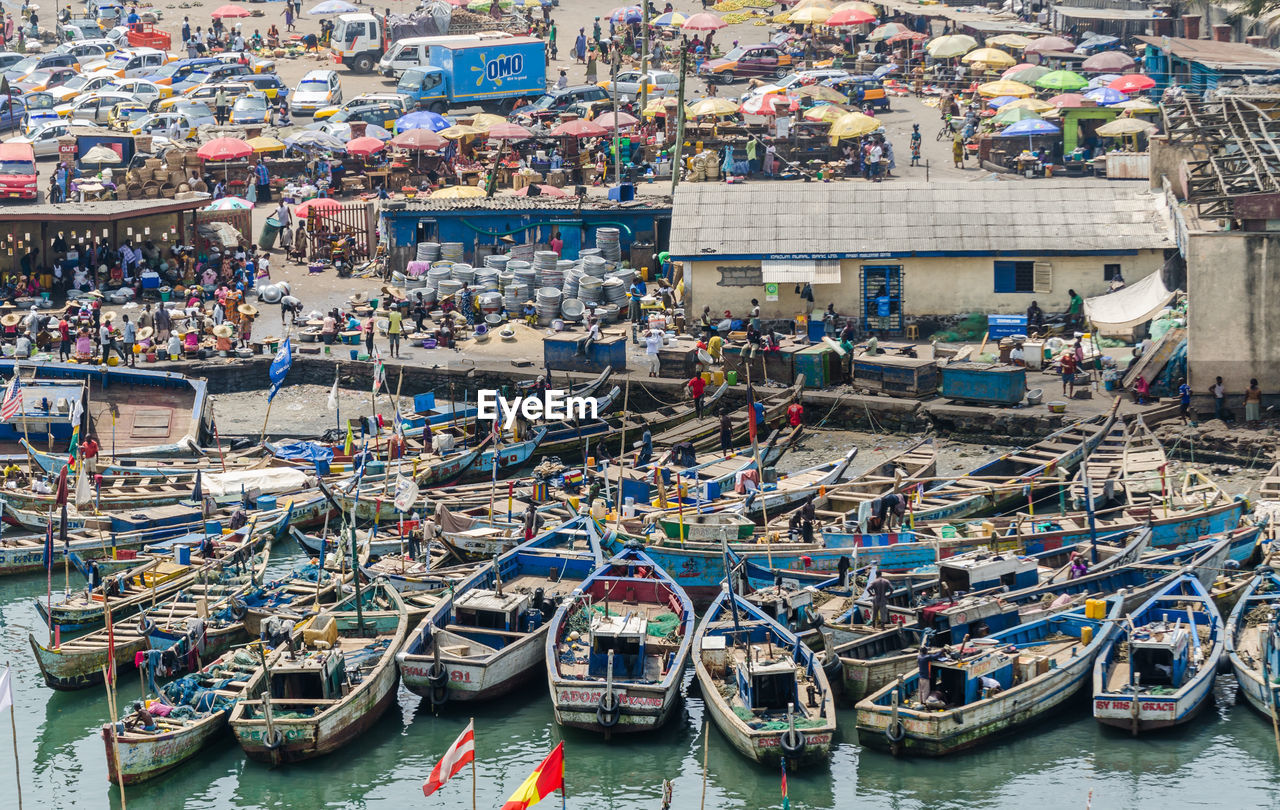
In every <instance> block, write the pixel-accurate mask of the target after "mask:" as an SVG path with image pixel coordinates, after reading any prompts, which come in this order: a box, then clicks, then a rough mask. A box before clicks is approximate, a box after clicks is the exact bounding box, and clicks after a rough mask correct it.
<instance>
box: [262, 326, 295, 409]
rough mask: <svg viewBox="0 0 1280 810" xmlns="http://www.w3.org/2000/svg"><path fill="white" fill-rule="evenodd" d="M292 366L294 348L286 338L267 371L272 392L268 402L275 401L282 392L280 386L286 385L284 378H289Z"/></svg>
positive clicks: (269, 394) (268, 394)
mask: <svg viewBox="0 0 1280 810" xmlns="http://www.w3.org/2000/svg"><path fill="white" fill-rule="evenodd" d="M292 366H293V348H292V347H291V346H290V345H289V338H285V339H284V344H283V345H282V346H281V347H280V351H278V352H276V357H275V359H274V360H272V361H271V368H270V369H268V370H267V377H268V378H269V379H270V380H271V390H270V391H269V392H268V393H267V402H270V401H271V400H273V399H275V396H276V392H277V391H279V390H280V386H282V385H284V378H285V377H286V376H288V374H289V369H290V368H291V367H292Z"/></svg>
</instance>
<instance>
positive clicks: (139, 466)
mask: <svg viewBox="0 0 1280 810" xmlns="http://www.w3.org/2000/svg"><path fill="white" fill-rule="evenodd" d="M19 443H20V444H21V445H22V449H23V450H25V451H26V453H27V458H28V459H30V461H31V463H32V464H33V465H34V466H35V467H38V468H39V469H41V470H43V471H44V473H45V474H46V475H50V476H57V475H59V474H60V473H61V472H62V470H63V468H64V467H66V466H67V464H68V462H69V460H70V458H71V457H70V456H67V455H63V454H59V453H48V452H45V451H44V450H40V449H39V448H37V447H33V446H32V445H31V444H29V443H27V441H26V440H25V439H19ZM202 452H204V454H203V455H200V456H197V457H195V458H162V459H157V458H146V457H144V458H119V457H117V458H112V459H111V462H110V463H106V459H101V458H100V459H99V463H98V472H97V475H100V476H102V478H103V479H104V480H106V481H114V480H116V479H127V480H128V479H140V478H155V477H161V478H166V479H169V480H173V481H190V480H192V479H194V478H195V475H196V472H197V471H199V472H206V473H208V472H226V471H227V470H228V469H231V470H249V469H261V468H263V467H273V466H282V465H283V463H282V462H281V461H279V460H278V459H276V458H274V457H273V456H271V455H270V454H268V453H266V452H265V451H264V449H263V448H262V447H253V448H249V449H248V450H229V451H227V452H225V453H219V452H217V451H216V450H211V451H207V452H205V451H202Z"/></svg>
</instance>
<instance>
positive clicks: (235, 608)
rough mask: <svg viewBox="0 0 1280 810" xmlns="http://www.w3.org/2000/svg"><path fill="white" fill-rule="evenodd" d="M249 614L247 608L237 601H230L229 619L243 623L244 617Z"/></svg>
mask: <svg viewBox="0 0 1280 810" xmlns="http://www.w3.org/2000/svg"><path fill="white" fill-rule="evenodd" d="M248 613H249V606H248V605H246V604H245V603H244V602H241V601H240V600H239V599H232V600H231V618H233V619H235V620H236V621H238V622H242V621H244V617H245V616H247V615H248Z"/></svg>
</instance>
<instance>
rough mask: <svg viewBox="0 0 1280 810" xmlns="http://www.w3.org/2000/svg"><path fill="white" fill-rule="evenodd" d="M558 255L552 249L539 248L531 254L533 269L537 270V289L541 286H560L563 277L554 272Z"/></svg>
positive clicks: (557, 287) (558, 258)
mask: <svg viewBox="0 0 1280 810" xmlns="http://www.w3.org/2000/svg"><path fill="white" fill-rule="evenodd" d="M559 260H560V257H559V256H557V255H556V252H555V251H554V250H539V251H538V252H537V253H535V254H533V269H534V270H537V271H538V289H542V288H543V287H555V288H556V289H559V288H560V285H561V284H562V283H563V282H564V279H562V278H560V276H559V274H558V273H556V262H558V261H559Z"/></svg>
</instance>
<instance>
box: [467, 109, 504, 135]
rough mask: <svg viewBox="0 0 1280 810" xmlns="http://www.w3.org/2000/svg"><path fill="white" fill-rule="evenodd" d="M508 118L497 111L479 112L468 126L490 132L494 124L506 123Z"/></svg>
mask: <svg viewBox="0 0 1280 810" xmlns="http://www.w3.org/2000/svg"><path fill="white" fill-rule="evenodd" d="M506 122H507V119H505V118H503V117H502V116H501V115H497V114H495V113H477V114H476V117H475V118H472V119H471V123H470V124H468V125H467V126H469V127H472V128H474V129H478V130H480V131H482V132H488V131H489V130H490V129H492V128H493V125H494V124H505V123H506Z"/></svg>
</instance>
